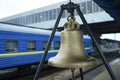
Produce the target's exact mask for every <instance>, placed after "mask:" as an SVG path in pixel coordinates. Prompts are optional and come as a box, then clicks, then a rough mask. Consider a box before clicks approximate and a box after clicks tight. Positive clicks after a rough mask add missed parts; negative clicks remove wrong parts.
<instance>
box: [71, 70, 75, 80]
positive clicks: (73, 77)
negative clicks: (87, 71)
mask: <svg viewBox="0 0 120 80" xmlns="http://www.w3.org/2000/svg"><path fill="white" fill-rule="evenodd" d="M71 72H72V80H75V68H71Z"/></svg>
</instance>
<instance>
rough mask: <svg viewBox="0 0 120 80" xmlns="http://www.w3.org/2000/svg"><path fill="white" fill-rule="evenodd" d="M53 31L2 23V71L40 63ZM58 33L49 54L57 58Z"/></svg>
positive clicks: (0, 62) (0, 27)
mask: <svg viewBox="0 0 120 80" xmlns="http://www.w3.org/2000/svg"><path fill="white" fill-rule="evenodd" d="M50 34H51V31H47V30H40V29H35V28H27V27H22V26H16V25H9V24H2V23H0V69H3V68H9V67H16V66H20V65H26V64H33V63H37V62H39V61H40V59H41V57H42V54H43V52H44V49H45V46H46V44H47V41H48V38H49V35H50ZM59 35H60V34H59V32H57V33H56V35H55V37H54V39H53V42H52V45H51V47H50V50H49V54H48V56H47V58H46V60H48V58H49V57H51V56H55V54H56V52H58V49H59V45H60V37H59Z"/></svg>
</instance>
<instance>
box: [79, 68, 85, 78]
mask: <svg viewBox="0 0 120 80" xmlns="http://www.w3.org/2000/svg"><path fill="white" fill-rule="evenodd" d="M79 70H80V76H81V80H84V77H83V72H82V68H80V69H79Z"/></svg>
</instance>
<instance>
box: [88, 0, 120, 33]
mask: <svg viewBox="0 0 120 80" xmlns="http://www.w3.org/2000/svg"><path fill="white" fill-rule="evenodd" d="M94 1H95V2H96V3H97V4H98V5H99V6H100V7H101V8H103V9H104V10H105V11H106V12H107V13H108V14H109V15H110V16H111V17H113V18H114V21H107V22H100V23H93V24H89V25H90V28H91V30H92V31H93V32H95V33H100V34H104V33H120V0H94Z"/></svg>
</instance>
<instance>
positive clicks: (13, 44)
mask: <svg viewBox="0 0 120 80" xmlns="http://www.w3.org/2000/svg"><path fill="white" fill-rule="evenodd" d="M6 52H18V41H16V40H7V41H6Z"/></svg>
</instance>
